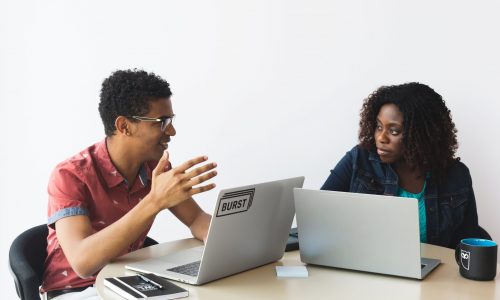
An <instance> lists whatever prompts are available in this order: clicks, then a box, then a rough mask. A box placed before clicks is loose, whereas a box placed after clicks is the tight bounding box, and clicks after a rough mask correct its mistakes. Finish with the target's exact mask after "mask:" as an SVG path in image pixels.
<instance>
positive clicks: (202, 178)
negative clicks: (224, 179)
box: [185, 171, 217, 189]
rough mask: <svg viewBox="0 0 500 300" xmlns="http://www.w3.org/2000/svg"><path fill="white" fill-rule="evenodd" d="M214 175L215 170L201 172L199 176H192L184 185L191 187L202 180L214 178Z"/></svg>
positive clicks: (215, 174)
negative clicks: (205, 172)
mask: <svg viewBox="0 0 500 300" xmlns="http://www.w3.org/2000/svg"><path fill="white" fill-rule="evenodd" d="M215 176H217V171H212V172H210V173H207V174H203V175H201V176H198V177H195V178H192V179H191V180H189V181H187V182H186V185H185V187H186V188H188V189H189V188H192V187H193V186H195V185H197V184H200V183H202V182H205V181H207V180H209V179H210V178H214V177H215Z"/></svg>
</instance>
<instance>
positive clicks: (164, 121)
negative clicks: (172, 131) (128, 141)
mask: <svg viewBox="0 0 500 300" xmlns="http://www.w3.org/2000/svg"><path fill="white" fill-rule="evenodd" d="M174 117H175V115H173V116H170V117H161V118H148V117H140V116H128V117H127V118H131V119H134V120H139V121H145V122H161V125H160V129H161V131H163V132H165V130H167V127H168V125H170V124H172V122H173V121H174Z"/></svg>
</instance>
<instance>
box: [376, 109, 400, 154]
mask: <svg viewBox="0 0 500 300" xmlns="http://www.w3.org/2000/svg"><path fill="white" fill-rule="evenodd" d="M375 146H376V147H377V153H378V155H379V156H380V159H381V160H382V162H384V163H388V164H392V163H395V162H397V161H399V160H401V159H402V157H403V150H404V145H403V113H402V112H401V111H400V110H399V108H398V107H397V106H396V105H395V104H392V103H388V104H384V105H383V106H382V107H381V108H380V110H379V112H378V115H377V124H376V127H375Z"/></svg>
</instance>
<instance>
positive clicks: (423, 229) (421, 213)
mask: <svg viewBox="0 0 500 300" xmlns="http://www.w3.org/2000/svg"><path fill="white" fill-rule="evenodd" d="M426 186H427V180H426V181H424V187H423V188H422V191H420V193H418V194H413V193H410V192H408V191H406V190H404V189H402V188H401V187H400V186H398V193H397V196H399V197H406V198H415V199H418V220H419V227H420V242H422V243H425V242H427V218H426V216H425V199H424V194H425V187H426Z"/></svg>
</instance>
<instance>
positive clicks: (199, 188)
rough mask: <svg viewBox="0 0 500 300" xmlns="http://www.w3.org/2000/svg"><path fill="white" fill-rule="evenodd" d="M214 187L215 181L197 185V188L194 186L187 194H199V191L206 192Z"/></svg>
mask: <svg viewBox="0 0 500 300" xmlns="http://www.w3.org/2000/svg"><path fill="white" fill-rule="evenodd" d="M214 187H215V183H211V184H207V185H204V186H200V187H197V188H194V189H191V190H190V191H189V194H190V195H191V196H193V195H196V194H199V193H203V192H206V191H210V190H211V189H213V188H214Z"/></svg>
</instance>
